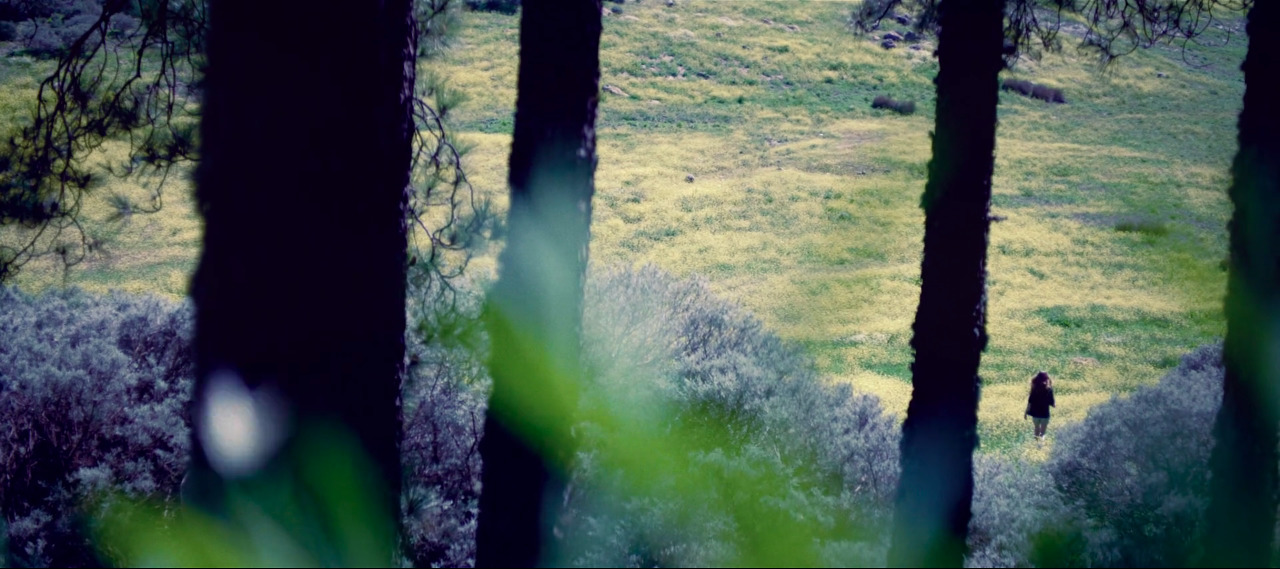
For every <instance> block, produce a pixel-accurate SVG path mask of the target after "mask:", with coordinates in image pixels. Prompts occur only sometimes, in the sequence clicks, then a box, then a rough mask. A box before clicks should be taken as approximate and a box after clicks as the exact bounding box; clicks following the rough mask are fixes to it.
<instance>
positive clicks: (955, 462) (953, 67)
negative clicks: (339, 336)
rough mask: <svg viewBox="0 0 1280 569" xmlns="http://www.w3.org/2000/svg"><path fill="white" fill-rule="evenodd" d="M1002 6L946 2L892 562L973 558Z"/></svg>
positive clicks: (948, 563)
mask: <svg viewBox="0 0 1280 569" xmlns="http://www.w3.org/2000/svg"><path fill="white" fill-rule="evenodd" d="M1003 4H1004V3H1003V2H1002V1H1001V0H943V1H942V3H941V7H940V8H941V27H942V32H941V36H940V38H939V40H938V60H939V68H940V69H939V72H938V77H937V79H936V80H935V82H936V84H937V86H938V98H937V101H938V110H937V118H936V127H935V128H936V130H935V133H934V136H933V159H932V160H931V161H930V162H929V181H928V182H927V183H926V185H925V192H924V199H923V203H922V206H923V208H924V210H925V233H924V260H923V263H922V266H921V290H920V305H919V307H918V309H917V311H916V320H915V324H914V326H913V331H914V335H913V336H912V339H911V347H912V348H914V350H915V362H914V363H913V364H912V366H911V374H912V385H913V388H914V389H913V391H912V394H911V403H910V405H909V407H908V408H907V419H906V422H905V423H904V424H903V426H902V477H901V481H900V482H899V487H898V497H897V507H896V513H895V518H894V531H893V546H892V548H891V549H890V552H889V564H890V565H891V566H897V567H918V566H932V567H960V566H961V565H962V564H963V563H964V554H965V550H966V549H965V538H966V536H967V535H968V529H969V518H970V515H971V514H970V504H971V502H972V499H973V451H974V449H975V448H976V447H977V444H978V435H977V424H978V395H979V387H980V383H981V380H980V379H979V377H978V364H979V362H980V361H981V356H982V351H983V349H985V348H986V344H987V332H986V298H987V297H986V262H987V233H988V229H989V227H990V223H989V221H988V218H987V215H988V211H989V209H990V205H991V173H992V170H993V168H994V153H995V142H996V105H997V103H998V102H999V98H998V92H997V75H998V74H999V72H1000V69H1001V67H1002V63H1001V59H1000V55H1001V47H1002V44H1003V32H1002V30H1003V23H1004V18H1003V12H1002V8H1003Z"/></svg>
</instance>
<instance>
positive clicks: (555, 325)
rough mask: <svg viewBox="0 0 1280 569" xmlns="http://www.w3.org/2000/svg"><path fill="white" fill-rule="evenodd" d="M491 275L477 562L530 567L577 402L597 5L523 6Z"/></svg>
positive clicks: (549, 514) (538, 552)
mask: <svg viewBox="0 0 1280 569" xmlns="http://www.w3.org/2000/svg"><path fill="white" fill-rule="evenodd" d="M521 9H522V13H521V18H520V70H519V79H518V81H519V83H518V86H517V87H518V92H517V100H516V115H515V129H514V130H515V132H514V137H513V140H512V146H511V170H510V177H509V180H508V181H509V183H510V185H511V208H510V213H509V214H508V227H509V232H508V234H507V235H508V236H507V247H506V249H505V250H504V251H503V252H502V256H501V257H500V259H499V261H500V266H501V269H500V270H501V274H500V275H499V279H498V282H497V283H496V285H495V287H494V289H493V291H492V292H491V293H490V297H489V302H488V305H487V307H486V325H487V327H488V330H489V335H490V340H491V343H492V353H491V356H490V360H489V370H490V374H491V375H492V377H493V394H492V396H491V397H490V402H489V411H488V413H487V414H486V416H485V427H484V439H483V440H482V441H481V446H480V454H481V457H482V462H483V471H482V475H481V481H482V488H481V494H480V518H479V522H478V528H477V530H476V564H477V566H480V567H528V566H533V565H536V564H539V563H545V562H547V561H549V560H551V559H552V558H553V557H554V555H548V554H547V552H544V551H543V546H544V545H546V544H548V543H550V542H549V541H548V539H547V538H548V537H549V536H550V535H551V533H552V532H551V529H552V527H553V525H554V522H555V516H556V510H557V509H558V508H557V506H558V504H559V502H560V499H561V496H560V494H561V493H562V488H563V486H562V481H563V477H562V475H563V473H564V469H565V468H566V466H567V463H568V460H569V458H570V457H571V456H572V444H571V440H570V436H569V424H570V421H571V419H572V415H573V412H574V410H575V408H576V405H577V395H576V393H577V387H576V385H577V382H578V381H579V379H580V377H581V373H580V369H579V368H580V363H581V362H580V357H581V356H580V351H581V327H582V290H583V283H584V281H585V278H586V266H587V251H588V249H587V247H588V243H589V241H590V222H591V196H592V194H594V192H595V182H594V176H595V166H596V152H595V119H596V103H597V99H598V94H599V82H600V62H599V48H600V30H601V21H600V10H601V3H600V0H572V1H570V0H562V1H554V0H525V2H523V5H522V7H521Z"/></svg>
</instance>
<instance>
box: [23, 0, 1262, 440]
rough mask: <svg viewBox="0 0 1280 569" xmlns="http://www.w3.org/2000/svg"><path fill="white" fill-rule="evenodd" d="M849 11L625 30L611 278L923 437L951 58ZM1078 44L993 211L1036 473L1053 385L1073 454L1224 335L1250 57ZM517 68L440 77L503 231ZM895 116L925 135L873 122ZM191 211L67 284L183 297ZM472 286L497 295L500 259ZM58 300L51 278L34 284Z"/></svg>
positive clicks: (1238, 51) (462, 50)
mask: <svg viewBox="0 0 1280 569" xmlns="http://www.w3.org/2000/svg"><path fill="white" fill-rule="evenodd" d="M852 6H853V4H852V3H844V2H764V1H710V0H690V1H687V2H684V1H682V2H680V3H678V4H677V5H676V6H675V7H670V8H669V7H667V6H665V3H663V2H644V3H640V4H635V3H627V4H625V5H622V6H621V8H622V10H623V13H622V14H620V15H619V14H611V15H609V16H607V17H605V22H604V36H603V38H602V53H601V61H602V78H601V83H602V84H604V85H612V86H615V87H617V88H618V89H621V90H622V92H623V93H625V94H624V95H616V94H611V93H604V94H602V96H601V106H600V119H599V123H598V127H599V132H598V136H599V155H600V163H599V170H598V172H597V177H596V187H597V195H596V200H595V202H594V207H595V211H594V225H593V241H592V243H591V255H592V260H593V262H594V263H597V264H599V265H600V266H608V265H612V264H615V263H625V264H639V263H645V262H653V263H656V264H657V265H659V266H661V267H663V268H664V269H666V270H668V271H671V272H673V273H676V274H677V275H681V276H683V275H688V274H692V273H699V274H703V275H706V276H707V277H708V278H709V279H710V281H711V283H712V285H713V286H714V287H715V288H716V290H717V292H719V293H721V294H725V295H727V296H729V297H730V298H733V299H735V300H738V301H740V302H742V303H743V304H744V305H746V306H747V307H748V308H749V309H750V310H752V311H754V312H755V313H756V314H757V315H759V316H760V317H761V318H762V319H763V320H764V321H765V322H766V323H767V325H768V326H770V327H771V328H773V329H775V330H777V331H778V332H779V333H780V334H782V335H783V336H784V337H787V338H789V339H792V340H796V341H798V342H800V343H802V344H803V345H805V346H806V347H807V348H808V350H809V352H810V353H811V354H812V355H813V357H814V358H815V359H816V360H817V362H818V364H819V366H820V368H821V370H822V371H823V372H824V373H825V374H826V375H827V376H829V377H830V378H831V380H832V381H847V382H852V383H853V385H854V386H855V387H856V388H858V389H863V390H867V391H870V392H873V393H875V394H877V395H879V396H880V397H881V398H882V400H883V401H884V402H885V404H886V406H887V408H888V409H889V410H890V411H891V412H895V413H898V414H899V416H901V414H902V413H903V411H905V409H906V405H907V402H908V400H909V398H910V385H909V383H908V382H909V378H910V371H909V365H910V360H911V354H910V349H909V346H908V342H909V341H910V338H911V330H910V326H911V321H912V319H913V317H914V311H915V306H916V301H917V300H918V294H919V288H918V287H919V282H918V277H919V261H920V258H919V256H920V244H921V238H922V236H923V226H922V222H923V214H922V213H921V211H920V209H919V207H918V204H919V198H920V194H921V192H922V190H923V187H924V181H925V175H926V172H925V168H926V164H927V162H928V160H929V156H930V148H929V131H930V130H931V129H932V125H933V114H934V105H933V98H932V89H933V85H932V82H931V79H932V76H933V74H934V73H936V70H937V64H936V62H935V60H933V59H932V58H931V57H930V56H929V53H930V51H931V46H930V47H929V48H926V49H922V50H919V51H913V50H909V49H903V48H900V49H895V50H893V51H886V50H883V49H881V48H880V47H878V46H877V45H876V43H875V42H872V41H868V40H866V39H863V38H857V37H855V36H853V35H852V34H851V33H850V32H849V30H848V28H847V27H846V25H845V24H846V19H847V17H848V14H849V12H850V11H851V10H852ZM766 19H767V20H769V21H768V22H765V21H764V20H766ZM1215 33H1217V32H1215ZM1211 39H1212V38H1211ZM1065 41H1066V44H1067V46H1068V50H1067V51H1066V52H1065V53H1063V54H1051V55H1048V56H1046V57H1045V58H1044V59H1042V60H1040V61H1024V62H1021V63H1019V65H1018V67H1017V68H1016V69H1015V70H1014V71H1013V72H1012V73H1011V76H1015V77H1019V78H1027V79H1032V80H1034V81H1036V82H1038V83H1044V84H1047V85H1051V86H1054V87H1059V88H1062V89H1064V90H1065V92H1066V97H1067V99H1068V101H1069V104H1067V105H1049V104H1046V103H1043V102H1041V101H1036V100H1031V99H1027V98H1023V97H1020V96H1018V95H1015V94H1012V93H1002V94H1001V107H1000V121H1001V122H1000V127H999V131H998V134H999V140H998V145H997V155H996V175H995V179H994V188H993V191H994V194H995V197H994V201H993V212H992V213H993V214H995V215H998V216H1001V217H1003V218H1004V219H1003V220H1002V221H999V222H996V223H993V224H992V228H991V241H990V250H989V251H990V258H989V265H988V271H989V280H988V284H989V307H988V308H989V321H988V331H989V333H990V335H991V344H990V347H989V349H988V351H987V353H986V354H985V355H984V359H983V367H982V375H983V378H984V381H985V383H986V385H985V388H984V390H983V399H982V408H981V429H982V430H981V434H982V437H983V440H984V443H983V449H984V450H994V451H1000V452H1006V453H1012V454H1019V455H1021V454H1025V453H1031V455H1033V456H1031V455H1029V456H1030V457H1031V458H1034V456H1039V455H1038V454H1036V453H1037V452H1040V451H1031V450H1027V448H1026V447H1027V445H1033V446H1034V444H1035V443H1034V442H1033V441H1031V438H1030V432H1031V427H1030V424H1029V423H1028V422H1026V421H1024V420H1023V418H1022V411H1023V408H1024V404H1025V397H1026V387H1027V382H1028V380H1029V379H1030V377H1031V375H1032V374H1033V373H1034V372H1035V371H1036V370H1039V369H1043V370H1046V371H1048V372H1049V373H1050V374H1051V375H1053V376H1054V378H1055V386H1056V389H1057V391H1058V408H1057V410H1056V411H1055V417H1054V420H1053V421H1054V423H1053V424H1052V425H1051V426H1050V433H1051V435H1050V436H1051V438H1052V433H1053V431H1054V430H1055V429H1057V428H1059V427H1061V426H1062V425H1063V424H1065V423H1068V422H1072V421H1077V420H1080V419H1081V418H1083V417H1084V416H1085V413H1086V412H1087V411H1088V409H1089V407H1090V406H1092V405H1094V404H1096V403H1098V402H1100V401H1104V400H1106V399H1108V398H1109V397H1111V396H1112V394H1123V393H1127V392H1129V391H1131V390H1132V389H1134V388H1135V387H1137V386H1139V385H1143V384H1148V383H1153V382H1155V381H1156V380H1157V379H1158V378H1159V377H1160V376H1161V375H1162V374H1163V373H1164V372H1165V371H1167V370H1169V369H1171V368H1172V367H1173V366H1174V365H1175V364H1176V362H1177V356H1179V355H1181V354H1183V353H1185V352H1187V351H1190V350H1191V349H1192V348H1193V347H1195V346H1197V345H1199V344H1202V343H1205V342H1208V341H1210V340H1211V339H1212V338H1214V337H1216V336H1220V335H1221V334H1222V333H1223V330H1224V324H1223V317H1222V314H1221V299H1222V296H1223V293H1224V283H1225V273H1224V272H1223V271H1222V270H1221V269H1220V267H1219V263H1220V261H1221V260H1222V258H1223V256H1224V255H1225V251H1226V233H1225V223H1226V219H1227V217H1228V214H1229V202H1228V201H1227V199H1226V196H1225V190H1226V186H1227V183H1228V182H1229V177H1228V173H1227V167H1228V165H1229V162H1230V159H1231V157H1232V154H1233V153H1234V150H1235V140H1234V135H1235V120H1236V113H1237V112H1238V109H1239V105H1240V98H1241V95H1242V92H1243V83H1242V82H1241V80H1240V79H1241V74H1240V72H1239V70H1238V62H1239V61H1240V59H1241V58H1242V56H1243V48H1244V43H1243V41H1242V37H1241V36H1236V37H1235V38H1234V39H1233V43H1231V44H1230V45H1228V46H1227V47H1225V48H1214V49H1208V48H1204V49H1201V50H1199V51H1198V52H1197V53H1200V54H1202V55H1203V56H1204V57H1203V61H1205V62H1207V63H1208V64H1209V66H1208V67H1205V68H1194V67H1190V66H1188V65H1186V64H1184V63H1183V61H1182V57H1181V54H1180V52H1179V51H1178V50H1177V49H1171V48H1166V47H1161V48H1157V49H1155V50H1152V51H1148V52H1138V53H1134V54H1131V55H1129V56H1126V57H1125V58H1124V59H1122V60H1120V61H1118V62H1117V63H1115V64H1114V65H1113V66H1112V67H1110V68H1108V69H1107V70H1106V71H1105V72H1100V71H1099V70H1098V68H1097V66H1096V61H1095V60H1094V59H1093V58H1092V56H1090V55H1088V54H1078V53H1076V52H1075V51H1074V49H1073V47H1074V43H1073V39H1072V38H1069V37H1068V38H1065ZM517 53H518V18H516V17H510V16H502V15H498V14H484V13H468V14H466V15H465V25H464V29H463V31H462V37H461V39H460V41H458V42H457V44H456V47H455V48H454V49H453V50H452V51H450V52H449V53H448V54H447V55H446V56H445V57H444V58H443V59H442V60H438V61H433V62H429V63H426V64H424V65H425V67H427V68H430V69H432V70H433V71H436V72H438V73H440V74H441V75H442V76H443V77H445V78H446V79H447V82H448V84H449V85H451V86H452V87H454V88H455V89H458V90H460V91H462V92H464V93H465V94H466V95H467V96H468V101H467V102H466V103H465V104H464V105H463V106H461V107H459V108H457V109H456V110H455V111H453V114H452V115H451V120H452V121H453V125H454V126H455V127H456V128H458V129H459V130H460V131H461V132H460V133H459V138H460V139H461V140H464V141H465V142H467V143H469V144H472V145H474V149H473V150H472V151H471V152H470V153H469V154H468V155H467V162H466V165H467V168H468V175H469V177H470V179H471V180H472V182H473V183H474V184H475V185H476V188H477V190H478V191H479V192H480V193H481V194H482V195H486V196H490V197H492V198H494V199H495V202H496V203H497V204H498V208H499V210H503V211H504V210H505V180H506V160H507V153H508V152H509V150H510V140H511V139H510V130H511V120H512V119H511V116H512V111H513V109H514V102H515V96H516V65H517V58H516V54H517ZM1197 61H1199V60H1197ZM1157 74H1164V75H1165V76H1164V77H1159V76H1158V75H1157ZM20 80H21V79H13V80H11V81H20ZM6 85H8V84H6ZM5 88H6V89H13V87H9V86H6V87H5ZM7 93H8V91H4V92H0V95H7ZM878 94H886V95H890V96H892V97H894V98H901V99H915V100H916V102H917V108H918V111H917V113H916V114H915V115H912V116H906V117H902V116H898V115H895V114H891V113H886V112H884V111H878V110H872V109H871V108H870V102H871V99H872V98H873V97H874V96H876V95H878ZM8 100H9V98H8V97H7V96H6V97H0V101H8ZM688 176H693V181H692V182H689V181H687V179H688V178H687V177H688ZM190 203H191V202H190V199H189V196H188V190H186V189H184V188H183V187H182V186H181V185H174V186H173V187H172V188H171V189H170V191H169V192H168V193H167V194H166V209H165V211H164V212H162V213H160V214H157V215H154V216H135V217H134V219H133V220H132V221H130V225H129V226H128V227H126V228H125V229H123V230H122V231H121V232H120V233H119V235H118V236H116V238H115V239H114V240H113V241H112V245H111V247H110V248H109V249H108V251H110V252H111V254H110V255H109V256H106V257H104V258H102V259H94V260H92V261H88V262H86V263H84V264H83V265H80V266H77V267H75V268H73V269H72V270H71V271H70V273H69V274H68V279H67V281H68V282H69V283H72V284H79V285H82V286H85V287H86V288H90V289H92V290H104V289H107V288H121V289H125V290H132V291H144V290H146V291H152V292H161V293H165V294H168V295H181V294H184V293H185V291H186V281H187V278H188V277H187V275H188V274H189V271H190V270H191V269H192V268H193V267H194V259H195V256H196V254H197V253H198V247H199V237H200V222H199V219H198V217H196V216H195V215H194V214H193V210H192V207H191V205H190ZM1126 224H1128V225H1126ZM1125 227H1129V228H1132V229H1135V230H1126V229H1124V228H1125ZM1143 228H1147V229H1146V230H1143ZM1155 228H1162V229H1155ZM316 230H317V231H329V230H333V228H319V227H318V228H316ZM306 241H307V239H306V237H305V236H299V240H298V245H299V246H300V247H304V246H306ZM473 268H474V269H475V270H477V271H486V272H492V268H493V264H492V258H491V257H486V258H482V259H479V260H477V262H476V263H475V264H473ZM61 280H62V275H61V272H60V271H58V270H56V269H55V268H53V266H52V265H49V264H40V265H36V266H32V267H31V268H30V269H29V270H28V271H27V272H26V273H24V275H23V276H22V278H21V280H20V283H21V284H23V285H25V286H29V287H33V288H38V287H40V286H44V285H48V284H54V283H59V282H61Z"/></svg>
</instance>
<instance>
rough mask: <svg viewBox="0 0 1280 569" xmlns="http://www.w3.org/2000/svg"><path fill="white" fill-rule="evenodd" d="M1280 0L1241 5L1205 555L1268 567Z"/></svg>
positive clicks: (1279, 292) (1279, 211) (1278, 374)
mask: <svg viewBox="0 0 1280 569" xmlns="http://www.w3.org/2000/svg"><path fill="white" fill-rule="evenodd" d="M1277 29H1280V4H1277V3H1276V2H1268V1H1259V2H1256V3H1255V4H1254V5H1253V8H1252V9H1251V10H1250V11H1249V22H1248V28H1247V31H1248V34H1249V49H1248V53H1247V55H1246V56H1245V60H1244V64H1243V65H1242V66H1241V69H1243V70H1244V79H1245V92H1244V108H1243V110H1241V112H1240V119H1239V129H1240V130H1239V138H1238V140H1239V145H1240V146H1239V150H1237V153H1236V157H1235V161H1234V163H1233V164H1232V175H1233V178H1234V179H1233V181H1232V184H1231V190H1230V195H1231V201H1232V203H1233V204H1234V205H1235V213H1234V215H1233V216H1232V218H1231V223H1230V237H1231V257H1230V259H1231V261H1230V265H1229V269H1228V276H1227V299H1226V311H1227V337H1226V341H1225V345H1224V348H1223V359H1224V360H1225V361H1224V363H1225V365H1226V376H1225V378H1224V379H1223V384H1222V408H1221V410H1219V411H1218V418H1217V421H1216V423H1215V425H1214V431H1213V434H1214V439H1215V440H1216V445H1215V446H1214V448H1213V453H1212V455H1211V458H1210V464H1211V468H1212V472H1213V476H1212V478H1211V479H1210V502H1209V510H1208V528H1207V532H1206V536H1205V553H1206V559H1205V561H1206V563H1207V564H1208V565H1209V566H1213V567H1224V566H1225V567H1267V566H1270V564H1271V559H1272V557H1271V554H1272V550H1271V548H1272V540H1273V537H1274V531H1275V523H1276V460H1277V456H1276V442H1277V440H1276V428H1277V416H1278V414H1277V410H1276V404H1277V399H1276V395H1277V389H1278V388H1280V367H1278V366H1277V362H1276V360H1275V357H1276V346H1277V342H1278V341H1280V328H1277V326H1280V107H1277V101H1280V87H1277V83H1276V82H1275V80H1274V79H1273V78H1271V77H1269V75H1270V74H1271V73H1274V70H1275V69H1276V68H1277V66H1280V37H1277V36H1276V34H1275V32H1276V30H1277Z"/></svg>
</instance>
